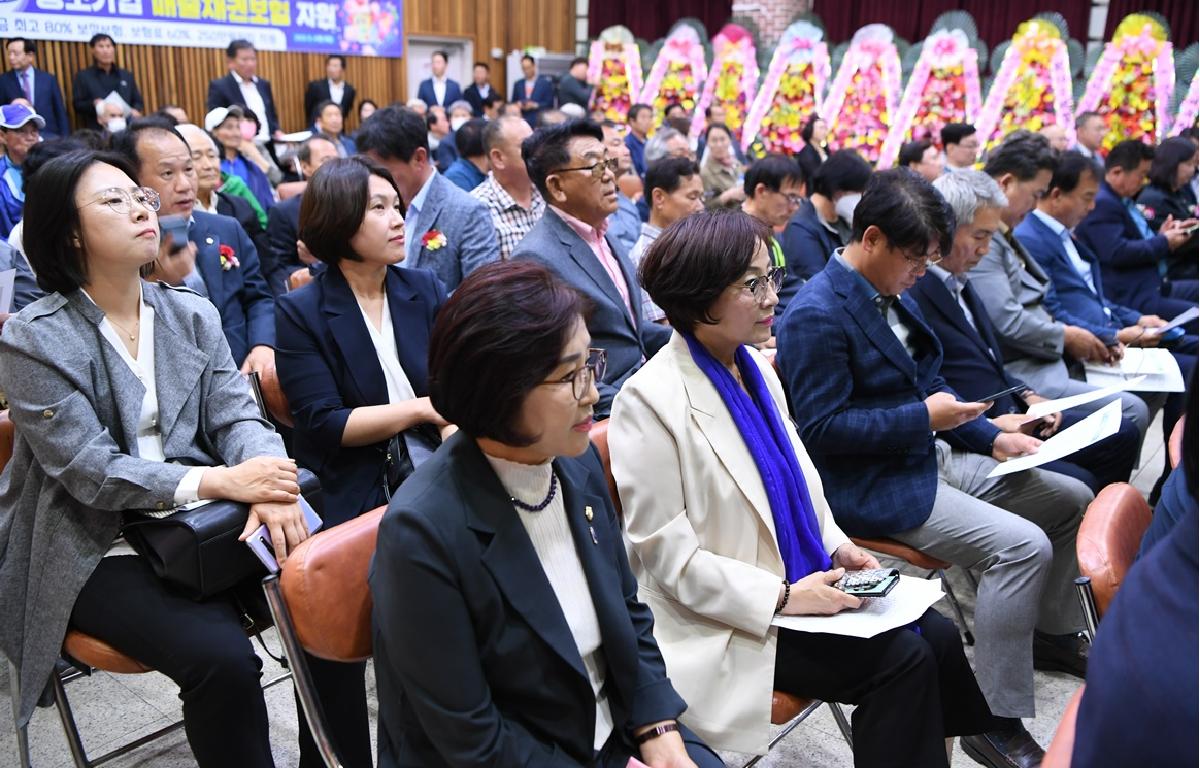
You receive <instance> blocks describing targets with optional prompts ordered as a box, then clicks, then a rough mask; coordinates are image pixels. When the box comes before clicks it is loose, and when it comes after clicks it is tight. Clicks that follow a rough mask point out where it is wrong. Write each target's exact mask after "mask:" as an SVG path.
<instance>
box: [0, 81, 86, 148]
mask: <svg viewBox="0 0 1200 768" xmlns="http://www.w3.org/2000/svg"><path fill="white" fill-rule="evenodd" d="M23 98H25V91H23V90H22V89H21V81H20V80H18V79H17V72H16V70H13V69H10V70H8V71H7V72H5V73H4V74H3V75H0V104H10V103H12V100H13V99H23ZM33 111H34V112H37V113H38V115H39V116H41V118H42V119H43V120H45V121H46V127H45V128H43V129H42V130H41V134H42V136H46V137H51V138H53V137H55V136H70V135H71V125H70V123H68V122H67V105H66V104H65V103H64V102H63V96H62V89H61V88H59V86H58V78H56V77H55V76H54V75H52V74H50V73H49V72H46V71H45V70H42V69H39V68H37V67H34V68H33Z"/></svg>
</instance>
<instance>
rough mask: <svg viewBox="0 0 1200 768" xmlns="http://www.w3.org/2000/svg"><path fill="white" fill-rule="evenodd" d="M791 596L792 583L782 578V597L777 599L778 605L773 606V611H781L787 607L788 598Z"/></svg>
mask: <svg viewBox="0 0 1200 768" xmlns="http://www.w3.org/2000/svg"><path fill="white" fill-rule="evenodd" d="M791 597H792V585H791V583H790V582H788V580H787V579H784V580H783V599H782V600H780V601H779V605H777V606H776V607H775V613H781V612H782V611H783V609H784V608H786V607H787V604H788V600H790V599H791Z"/></svg>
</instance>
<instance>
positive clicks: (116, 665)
mask: <svg viewBox="0 0 1200 768" xmlns="http://www.w3.org/2000/svg"><path fill="white" fill-rule="evenodd" d="M63 653H65V654H66V655H68V656H70V657H71V658H72V659H75V660H76V661H79V662H82V663H84V664H87V665H88V666H89V667H94V668H95V669H101V670H104V671H105V672H117V673H119V674H122V675H138V674H141V673H143V672H153V671H154V670H152V669H150V667H147V666H145V665H144V664H142V663H141V662H139V661H134V660H133V659H131V658H129V657H128V656H126V655H125V654H123V653H121V652H120V651H118V650H117V649H116V648H113V647H112V646H111V645H109V644H108V643H106V642H104V641H103V640H97V639H96V638H94V637H92V636H91V635H85V634H83V633H82V632H78V631H76V630H74V629H68V630H67V637H66V639H65V640H64V641H63Z"/></svg>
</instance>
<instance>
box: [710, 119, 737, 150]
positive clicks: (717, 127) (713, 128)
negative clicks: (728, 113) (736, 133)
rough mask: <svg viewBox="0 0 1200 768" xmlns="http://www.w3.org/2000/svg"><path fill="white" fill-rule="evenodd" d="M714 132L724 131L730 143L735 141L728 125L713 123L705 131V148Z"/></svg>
mask: <svg viewBox="0 0 1200 768" xmlns="http://www.w3.org/2000/svg"><path fill="white" fill-rule="evenodd" d="M713 131H724V132H725V135H726V136H728V137H729V140H730V141H733V140H734V139H733V131H731V130H729V126H728V125H725V123H713V124H712V125H710V126H708V127H707V128H705V129H704V144H705V146H707V145H708V137H709V136H710V135H711V134H712V132H713Z"/></svg>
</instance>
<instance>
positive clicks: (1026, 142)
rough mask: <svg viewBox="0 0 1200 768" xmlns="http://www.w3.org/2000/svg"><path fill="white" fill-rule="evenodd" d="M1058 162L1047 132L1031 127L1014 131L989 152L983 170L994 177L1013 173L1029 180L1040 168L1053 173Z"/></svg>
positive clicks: (1020, 179) (1018, 178) (1017, 176)
mask: <svg viewBox="0 0 1200 768" xmlns="http://www.w3.org/2000/svg"><path fill="white" fill-rule="evenodd" d="M1058 162H1059V154H1058V152H1057V151H1055V149H1054V147H1052V146H1050V140H1049V139H1047V138H1046V137H1045V136H1043V135H1042V134H1040V133H1032V132H1030V131H1013V132H1012V133H1010V134H1009V135H1008V136H1007V137H1006V138H1005V139H1004V141H1003V142H1001V143H1000V145H999V146H997V147H993V148H992V150H991V152H989V153H988V159H987V163H985V164H984V166H983V172H984V173H986V174H987V175H988V176H991V177H992V178H993V179H998V178H1000V177H1001V176H1003V175H1005V174H1006V173H1010V174H1012V175H1013V176H1015V177H1016V179H1017V180H1018V181H1029V180H1030V179H1032V178H1034V177H1035V176H1037V175H1038V173H1039V172H1041V171H1050V172H1051V173H1054V170H1055V169H1056V168H1058Z"/></svg>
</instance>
